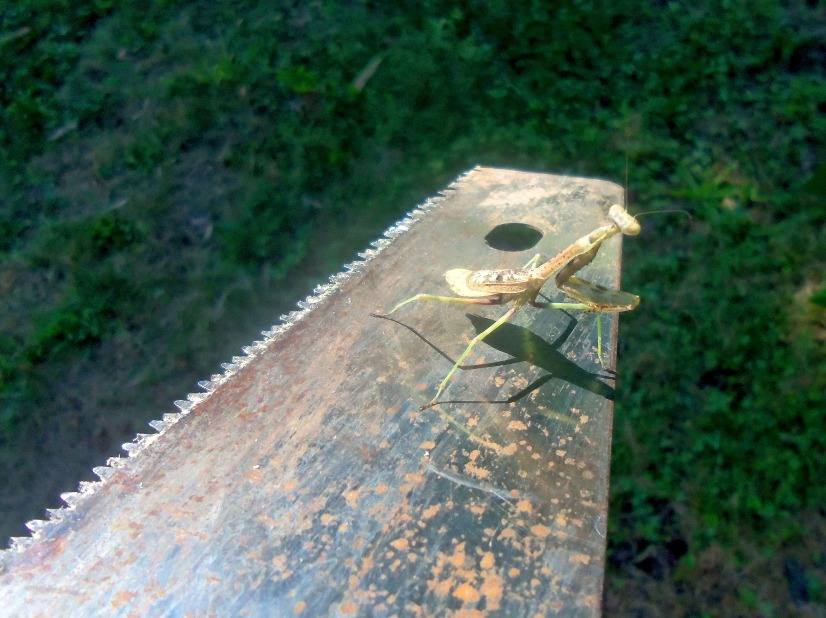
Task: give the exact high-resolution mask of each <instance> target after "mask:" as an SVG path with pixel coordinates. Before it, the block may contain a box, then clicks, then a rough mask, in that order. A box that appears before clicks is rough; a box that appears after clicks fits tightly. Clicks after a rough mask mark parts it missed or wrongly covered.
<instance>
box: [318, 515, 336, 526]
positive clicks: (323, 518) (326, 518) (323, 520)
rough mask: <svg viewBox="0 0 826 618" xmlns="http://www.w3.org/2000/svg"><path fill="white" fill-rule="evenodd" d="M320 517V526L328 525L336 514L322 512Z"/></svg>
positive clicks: (334, 518)
mask: <svg viewBox="0 0 826 618" xmlns="http://www.w3.org/2000/svg"><path fill="white" fill-rule="evenodd" d="M320 519H321V525H322V526H328V525H330V524H331V523H333V522H334V521H335V520H336V516H335V515H330V514H329V513H322V514H321V517H320Z"/></svg>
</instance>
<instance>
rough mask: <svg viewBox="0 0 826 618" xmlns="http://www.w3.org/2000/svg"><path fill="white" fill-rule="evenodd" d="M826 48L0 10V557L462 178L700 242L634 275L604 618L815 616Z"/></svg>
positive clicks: (616, 13) (664, 23) (689, 18)
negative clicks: (548, 180) (534, 178)
mask: <svg viewBox="0 0 826 618" xmlns="http://www.w3.org/2000/svg"><path fill="white" fill-rule="evenodd" d="M139 4H140V6H139ZM516 7H519V8H516ZM824 17H825V16H824V13H823V9H822V8H819V7H817V6H816V3H811V5H810V4H809V3H804V2H797V1H793V2H788V3H783V4H780V3H776V2H768V1H757V2H738V1H733V2H727V1H723V0H719V1H717V2H710V3H677V2H667V3H659V5H658V6H655V5H654V3H633V2H623V1H620V2H599V1H593V2H589V1H585V0H581V1H580V0H577V1H573V0H571V1H566V2H563V3H561V4H559V5H558V6H557V7H556V8H555V9H553V10H548V9H546V8H543V7H542V5H541V3H509V2H485V3H475V2H467V3H458V4H457V3H441V2H424V3H418V2H417V3H410V4H405V3H389V4H384V3H375V4H372V3H363V2H354V3H335V2H321V3H298V4H296V5H295V6H294V7H292V8H285V7H283V6H270V5H268V4H267V3H258V4H256V3H249V4H246V5H243V6H236V5H235V4H233V3H229V2H226V3H224V2H207V1H205V0H204V1H202V2H198V1H194V0H192V1H187V2H184V1H180V2H178V1H173V0H164V1H161V2H153V3H149V4H144V3H133V4H132V3H114V2H111V1H109V0H98V1H97V2H95V1H87V2H68V1H67V0H20V1H18V2H14V3H7V4H6V5H4V8H3V9H2V13H0V52H2V53H0V78H2V79H0V99H1V100H0V107H2V116H0V117H1V118H2V121H0V162H2V165H0V204H2V206H0V298H2V301H3V302H2V305H0V470H2V476H3V478H4V479H11V480H10V483H9V486H8V487H7V489H6V491H5V492H3V493H2V495H0V510H2V511H3V512H4V519H5V521H4V522H3V525H2V526H0V532H2V533H3V535H4V536H5V535H8V534H18V533H19V532H20V526H19V522H21V521H23V520H25V519H30V518H32V517H35V516H38V515H39V514H40V512H41V508H42V507H43V506H45V505H51V504H54V503H55V502H56V494H57V493H58V492H59V491H65V490H66V489H70V488H72V487H73V485H74V482H75V481H76V480H77V479H79V478H81V477H83V476H85V475H88V470H89V469H90V467H91V465H96V464H99V463H101V462H102V460H103V458H104V457H105V456H106V455H108V454H112V453H113V452H114V451H115V450H116V445H117V444H118V443H120V442H122V441H124V440H125V439H128V438H130V437H131V436H132V435H133V434H134V432H135V431H136V429H138V428H143V427H144V425H145V422H146V421H147V420H148V419H149V418H152V417H156V416H158V411H159V410H163V409H165V408H166V406H168V404H169V402H170V401H171V400H172V399H173V398H175V397H177V396H180V394H181V393H183V392H186V391H187V390H191V388H192V384H193V383H194V380H195V379H197V378H200V377H203V376H204V375H208V374H209V373H211V372H212V371H213V370H214V368H215V367H216V366H217V363H218V362H220V361H223V360H226V358H227V357H229V356H231V355H232V354H234V353H235V352H236V351H237V349H238V348H239V347H240V345H242V344H244V343H248V342H249V341H251V340H252V339H254V338H255V334H256V331H257V330H260V329H261V328H263V327H266V326H267V325H269V323H271V322H272V321H273V318H274V316H275V315H277V314H278V313H279V311H280V310H284V309H286V308H288V307H289V306H290V305H292V304H293V303H294V302H295V300H297V299H298V298H300V297H302V296H303V295H304V294H305V293H306V292H307V291H308V290H309V289H310V288H311V287H312V284H313V283H314V282H316V281H318V280H321V279H322V278H323V277H324V275H326V274H329V273H331V272H334V271H337V270H338V268H339V265H340V264H341V263H342V262H343V261H345V260H347V259H350V257H351V256H352V254H353V252H354V251H356V250H358V249H360V248H362V247H363V246H364V245H365V244H366V243H367V242H368V241H369V240H370V239H372V238H374V237H375V236H376V235H377V234H378V233H379V232H380V230H381V229H383V228H384V227H385V226H386V225H387V224H388V223H390V222H391V221H393V220H395V219H396V218H398V217H399V216H400V215H401V213H403V212H404V211H406V210H408V209H410V208H411V207H412V206H414V205H415V204H416V203H417V202H419V201H420V200H421V199H422V198H423V197H424V196H427V195H429V194H432V193H433V192H434V191H435V190H436V189H438V188H440V187H442V186H444V184H446V182H447V181H449V180H450V179H452V178H453V177H454V176H456V175H457V174H458V173H459V172H461V171H463V170H465V169H467V168H468V167H470V166H472V165H475V164H477V163H479V164H488V165H504V166H509V167H524V168H530V169H541V170H548V171H555V172H560V173H571V174H581V175H588V176H600V177H609V178H614V179H617V180H621V179H622V178H623V177H624V169H625V164H626V160H627V161H628V162H629V167H630V172H631V175H630V188H631V190H632V200H633V204H635V205H637V209H639V208H642V209H645V210H648V209H659V208H673V207H680V208H685V209H688V210H689V211H691V213H692V214H693V219H692V220H690V221H689V220H686V219H685V218H682V217H679V216H661V217H652V218H651V219H646V220H645V221H644V224H645V228H646V229H645V234H644V235H642V236H640V238H639V239H635V241H634V242H628V243H626V245H625V248H626V249H625V251H626V253H625V280H624V286H625V287H626V288H627V289H629V290H633V291H635V292H637V293H639V294H640V295H641V296H642V298H643V304H642V306H641V307H640V309H639V310H638V311H636V312H634V313H632V314H629V315H628V316H627V317H624V318H623V320H622V325H621V344H622V348H621V350H620V366H619V371H620V376H621V378H622V379H621V381H620V383H619V390H618V395H617V412H616V423H615V426H616V433H615V443H614V461H613V471H612V485H613V486H612V512H611V517H612V519H611V523H610V547H609V557H610V559H611V569H612V570H611V571H610V577H609V587H608V607H609V609H612V610H613V611H615V612H618V613H619V612H629V613H631V612H635V611H645V603H647V602H648V603H650V604H651V605H652V607H658V608H660V609H662V608H664V607H672V608H673V610H674V613H678V612H686V613H697V614H699V613H703V612H714V613H716V612H717V611H720V608H721V607H722V608H726V610H727V611H729V612H731V613H740V614H755V613H759V614H762V615H785V614H786V613H788V612H789V611H802V608H804V607H809V608H812V607H813V605H812V604H814V603H823V602H824V595H826V591H824V586H825V585H826V575H825V574H824V564H823V560H822V555H821V553H820V552H821V551H822V547H819V545H818V542H817V539H818V538H820V540H821V542H822V539H823V538H824V535H823V533H824V529H826V518H824V513H823V510H822V509H823V505H824V504H826V490H825V489H824V487H826V485H824V483H823V479H826V466H824V461H825V460H824V458H823V456H822V454H823V452H824V450H826V437H824V435H826V434H824V431H823V421H822V412H823V410H824V403H826V402H824V393H825V392H826V374H825V373H824V366H826V362H824V361H825V360H826V359H824V354H823V350H824V340H826V317H825V316H824V312H826V309H825V308H824V304H826V303H825V302H824V296H826V291H825V290H826V288H824V282H823V279H822V274H823V272H824V260H823V257H824V256H823V251H822V248H823V247H824V246H826V238H824V214H826V207H824V199H826V191H824V187H826V167H818V161H819V160H820V159H821V158H822V154H823V147H824V144H823V136H824V135H826V114H824V110H826V76H825V74H824V58H825V57H826V50H824V47H823V26H824V23H826V20H824ZM311 248H312V253H311V252H310V249H311ZM288 275H289V276H288ZM136 402H139V403H140V405H138V404H137V403H136ZM21 462H22V463H21ZM21 466H22V467H21ZM20 470H22V472H19V471H20ZM789 565H792V566H789ZM801 582H802V583H801ZM646 599H651V600H650V601H646ZM806 603H808V604H809V605H806ZM812 611H814V610H813V609H812Z"/></svg>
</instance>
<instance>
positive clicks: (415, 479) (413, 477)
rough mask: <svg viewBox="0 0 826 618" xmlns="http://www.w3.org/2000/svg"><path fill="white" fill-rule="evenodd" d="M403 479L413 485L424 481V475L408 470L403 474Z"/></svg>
mask: <svg viewBox="0 0 826 618" xmlns="http://www.w3.org/2000/svg"><path fill="white" fill-rule="evenodd" d="M404 480H405V481H407V482H408V483H412V484H413V485H421V484H422V483H424V475H423V474H419V473H418V472H408V473H407V474H405V475H404Z"/></svg>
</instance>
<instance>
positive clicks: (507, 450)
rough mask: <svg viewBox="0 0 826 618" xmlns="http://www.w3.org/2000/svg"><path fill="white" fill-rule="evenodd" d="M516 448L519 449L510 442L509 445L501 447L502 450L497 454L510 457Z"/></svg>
mask: <svg viewBox="0 0 826 618" xmlns="http://www.w3.org/2000/svg"><path fill="white" fill-rule="evenodd" d="M518 448H519V447H518V446H517V445H516V443H515V442H511V443H510V444H508V445H507V446H505V447H502V449H501V450H500V451H499V454H500V455H505V456H508V457H510V456H511V455H513V454H514V453H516V450H517V449H518Z"/></svg>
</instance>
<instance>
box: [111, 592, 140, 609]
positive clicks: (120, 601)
mask: <svg viewBox="0 0 826 618" xmlns="http://www.w3.org/2000/svg"><path fill="white" fill-rule="evenodd" d="M136 596H138V595H137V593H135V592H129V591H128V590H121V591H120V592H116V593H115V595H114V596H113V597H112V600H111V601H110V602H109V605H111V606H112V607H113V608H114V609H119V608H121V607H123V606H124V605H126V604H127V603H129V602H130V601H131V600H132V599H134V598H135V597H136Z"/></svg>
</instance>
